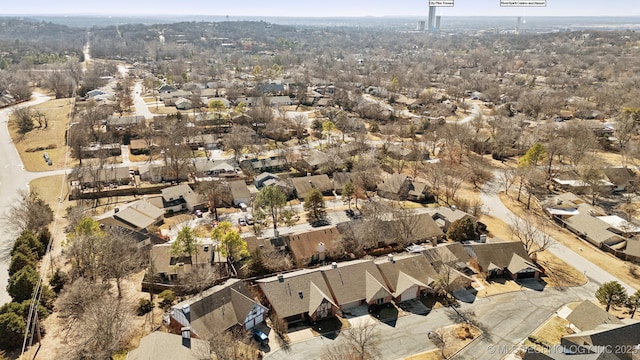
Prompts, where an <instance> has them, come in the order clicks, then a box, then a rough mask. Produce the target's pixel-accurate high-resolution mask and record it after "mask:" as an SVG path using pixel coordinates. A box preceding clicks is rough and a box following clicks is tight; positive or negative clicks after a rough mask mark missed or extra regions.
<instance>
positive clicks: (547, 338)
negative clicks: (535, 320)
mask: <svg viewBox="0 0 640 360" xmlns="http://www.w3.org/2000/svg"><path fill="white" fill-rule="evenodd" d="M571 334H573V331H572V330H571V329H570V328H569V322H568V321H567V320H565V319H563V318H561V317H559V316H555V315H554V316H552V317H551V318H550V319H549V320H547V321H546V322H545V323H544V324H542V326H541V327H539V328H538V329H537V330H536V331H535V332H534V333H532V334H531V335H530V336H529V338H528V339H527V340H525V342H524V345H525V346H531V347H533V348H537V349H538V350H543V349H542V347H541V346H540V345H539V344H540V343H542V344H547V345H556V344H559V343H560V339H561V338H562V337H563V336H566V335H571ZM531 340H535V341H536V342H538V344H536V343H534V342H533V341H531Z"/></svg>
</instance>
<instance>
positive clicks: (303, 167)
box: [295, 149, 342, 173]
mask: <svg viewBox="0 0 640 360" xmlns="http://www.w3.org/2000/svg"><path fill="white" fill-rule="evenodd" d="M341 164H342V159H340V158H337V157H335V156H329V155H328V154H327V153H325V152H322V151H318V150H315V149H312V150H309V151H308V152H306V153H304V154H303V155H302V158H301V159H299V160H298V161H296V164H295V166H296V168H297V169H299V170H300V171H302V172H307V173H315V172H318V171H321V170H322V169H325V168H327V167H329V166H330V165H333V166H339V165H341Z"/></svg>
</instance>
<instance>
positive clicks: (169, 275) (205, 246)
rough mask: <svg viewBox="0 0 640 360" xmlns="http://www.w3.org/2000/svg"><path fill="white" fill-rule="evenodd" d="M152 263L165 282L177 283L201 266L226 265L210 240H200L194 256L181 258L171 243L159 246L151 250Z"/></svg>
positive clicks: (224, 259)
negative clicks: (175, 252) (173, 250)
mask: <svg viewBox="0 0 640 360" xmlns="http://www.w3.org/2000/svg"><path fill="white" fill-rule="evenodd" d="M151 261H152V262H153V268H154V270H155V273H156V274H158V275H159V276H160V278H161V279H162V280H163V281H169V282H171V281H175V280H177V279H178V278H180V277H182V276H185V275H187V274H189V273H190V272H192V271H193V270H194V269H195V268H196V267H199V266H205V265H207V266H211V265H215V264H224V263H226V258H224V257H221V255H220V253H219V252H218V251H217V249H216V247H215V244H214V243H213V241H211V240H210V239H199V243H198V245H197V251H196V252H195V253H194V254H193V255H192V256H179V255H176V254H174V253H172V251H171V243H170V242H169V243H164V244H157V245H154V246H153V247H152V248H151Z"/></svg>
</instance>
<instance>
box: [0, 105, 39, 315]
mask: <svg viewBox="0 0 640 360" xmlns="http://www.w3.org/2000/svg"><path fill="white" fill-rule="evenodd" d="M48 100H49V97H47V96H44V95H42V94H37V93H34V100H32V101H29V102H27V103H23V104H20V105H17V106H31V105H36V104H41V103H43V102H46V101H48ZM14 109H15V107H14V106H11V107H9V108H6V109H3V110H1V111H0V199H3V202H2V204H0V217H4V216H5V214H6V213H7V211H8V210H9V209H10V207H11V204H12V202H13V201H15V200H16V199H17V196H18V192H19V191H21V190H27V189H28V184H29V182H30V181H31V180H33V179H34V178H36V177H38V174H34V173H30V172H28V171H25V170H24V166H23V165H22V160H21V159H20V156H19V155H18V151H17V150H16V148H15V146H14V145H13V141H12V140H11V136H9V129H8V127H7V126H8V124H7V121H8V119H9V115H10V114H11V112H12V111H13V110H14ZM43 161H44V160H43ZM15 235H16V234H13V233H11V232H10V231H8V229H7V228H6V227H3V231H2V232H0V304H4V303H6V302H9V301H11V298H10V297H9V295H8V294H7V290H6V287H7V283H8V280H9V279H8V278H9V275H8V273H7V270H8V268H9V261H10V258H9V252H10V251H11V247H12V246H13V240H14V239H15Z"/></svg>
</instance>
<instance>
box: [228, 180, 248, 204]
mask: <svg viewBox="0 0 640 360" xmlns="http://www.w3.org/2000/svg"><path fill="white" fill-rule="evenodd" d="M229 188H230V189H231V196H232V197H233V204H234V205H236V206H238V205H240V204H241V203H244V204H246V205H249V204H251V193H250V192H249V188H248V187H247V183H245V182H244V180H234V181H229Z"/></svg>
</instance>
